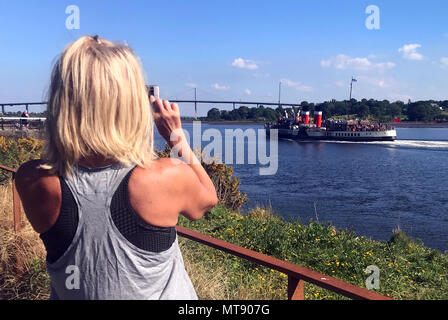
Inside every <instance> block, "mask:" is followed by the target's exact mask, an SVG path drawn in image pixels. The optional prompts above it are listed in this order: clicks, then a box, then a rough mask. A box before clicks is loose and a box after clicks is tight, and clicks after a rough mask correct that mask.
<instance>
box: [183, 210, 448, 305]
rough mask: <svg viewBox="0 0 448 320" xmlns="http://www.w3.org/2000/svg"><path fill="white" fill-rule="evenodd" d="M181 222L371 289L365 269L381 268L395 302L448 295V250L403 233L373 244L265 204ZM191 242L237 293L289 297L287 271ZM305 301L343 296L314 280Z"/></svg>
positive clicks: (382, 282) (250, 296)
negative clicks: (275, 211) (277, 211)
mask: <svg viewBox="0 0 448 320" xmlns="http://www.w3.org/2000/svg"><path fill="white" fill-rule="evenodd" d="M179 224H180V225H182V226H185V227H188V228H191V229H193V230H196V231H199V232H201V233H205V234H208V235H210V236H213V237H215V238H218V239H222V240H225V241H228V242H231V243H234V244H237V245H240V246H243V247H245V248H248V249H252V250H254V251H258V252H262V253H264V254H267V255H270V256H274V257H276V258H279V259H282V260H287V261H289V262H292V263H295V264H298V265H301V266H304V267H307V268H310V269H312V270H315V271H318V272H321V273H324V274H326V275H330V276H332V277H335V278H338V279H341V280H344V281H347V282H349V283H352V284H354V285H357V286H360V287H365V280H366V278H367V277H368V275H367V274H365V271H364V270H365V269H366V267H367V266H369V265H376V266H377V267H378V268H379V270H380V289H379V290H375V291H377V292H379V293H381V294H384V295H387V296H390V297H392V298H395V299H448V279H447V274H448V272H447V268H448V255H447V253H445V254H442V253H440V252H438V251H437V250H432V249H430V248H427V247H425V246H424V245H422V244H421V243H420V242H418V241H414V240H412V239H410V238H409V237H407V236H406V235H405V234H404V233H403V232H401V231H399V230H397V231H395V232H394V233H393V235H392V237H391V240H390V241H374V240H371V239H369V238H365V237H358V236H357V235H356V234H354V233H353V232H349V231H344V230H336V229H335V228H334V227H333V226H331V225H323V224H319V223H315V222H310V223H309V224H308V225H304V224H301V223H300V222H298V221H290V222H287V221H285V220H284V219H282V218H280V217H278V216H276V215H275V214H272V213H271V212H270V210H266V209H260V208H259V209H254V210H252V211H251V212H250V213H249V214H248V215H246V216H243V215H239V214H236V213H233V212H231V211H230V210H228V209H226V208H224V207H216V208H215V209H213V210H212V211H211V212H210V213H209V214H207V215H206V216H205V218H203V219H202V220H199V221H197V222H189V221H187V220H186V219H184V218H182V219H180V223H179ZM185 241H186V240H185ZM184 247H186V248H188V249H189V250H191V252H194V253H195V254H194V255H195V256H194V257H193V258H195V259H198V261H201V264H202V265H203V266H204V268H205V270H204V271H205V272H211V273H213V272H214V270H216V268H217V267H219V268H220V270H221V271H222V272H224V273H225V274H227V276H228V284H227V286H228V288H227V290H228V291H229V292H233V293H234V294H235V295H236V296H235V297H236V298H248V299H259V298H266V299H285V298H286V285H287V280H286V276H285V275H282V274H280V273H279V272H272V271H271V270H270V269H268V268H264V267H260V266H258V265H256V264H253V263H250V262H247V261H245V260H243V259H239V258H235V257H233V256H231V255H228V254H225V253H222V252H220V251H218V250H215V249H211V248H208V247H206V246H204V245H199V244H196V243H194V242H192V241H187V243H184ZM305 298H306V299H340V298H342V297H341V296H338V295H336V294H334V293H331V292H329V291H327V290H324V289H321V288H318V287H315V286H313V285H310V284H307V285H306V286H305Z"/></svg>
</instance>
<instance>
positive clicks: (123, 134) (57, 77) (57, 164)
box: [43, 36, 155, 176]
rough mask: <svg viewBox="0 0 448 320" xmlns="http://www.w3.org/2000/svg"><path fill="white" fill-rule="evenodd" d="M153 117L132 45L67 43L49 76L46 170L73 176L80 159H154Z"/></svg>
mask: <svg viewBox="0 0 448 320" xmlns="http://www.w3.org/2000/svg"><path fill="white" fill-rule="evenodd" d="M153 130H154V120H153V116H152V112H151V108H150V102H149V97H148V91H147V88H146V85H145V80H144V77H143V73H142V67H141V65H140V63H139V62H138V60H137V57H136V56H135V55H134V53H133V51H132V49H130V48H129V47H127V46H124V45H119V44H115V43H113V42H110V41H107V40H105V39H100V38H98V36H95V37H90V36H85V37H82V38H80V39H79V40H77V41H75V42H73V43H71V44H69V45H68V46H67V47H66V48H65V49H64V51H63V52H62V54H61V56H60V57H59V59H58V61H57V62H56V64H55V66H54V68H53V72H52V75H51V83H50V88H49V97H48V109H47V143H46V146H45V150H44V153H43V160H45V161H46V164H45V165H44V166H43V168H46V169H50V170H51V171H52V172H54V173H57V174H60V175H62V174H65V175H67V176H70V174H71V171H72V169H73V166H74V165H76V164H77V163H78V161H79V160H80V159H81V158H86V157H90V156H102V157H104V158H105V159H111V160H115V161H117V162H120V163H123V164H125V165H131V164H136V165H139V166H145V165H148V164H149V163H151V161H152V160H153V159H154V158H155V153H154V139H153V134H154V131H153Z"/></svg>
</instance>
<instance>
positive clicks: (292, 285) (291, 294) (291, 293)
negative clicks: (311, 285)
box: [288, 276, 305, 300]
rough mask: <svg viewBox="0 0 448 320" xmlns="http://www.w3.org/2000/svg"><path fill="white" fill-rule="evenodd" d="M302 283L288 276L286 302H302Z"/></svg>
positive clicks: (300, 280)
mask: <svg viewBox="0 0 448 320" xmlns="http://www.w3.org/2000/svg"><path fill="white" fill-rule="evenodd" d="M304 283H305V282H304V281H303V280H302V279H298V278H296V277H293V276H288V300H304V295H303V285H304Z"/></svg>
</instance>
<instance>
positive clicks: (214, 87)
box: [212, 83, 230, 90]
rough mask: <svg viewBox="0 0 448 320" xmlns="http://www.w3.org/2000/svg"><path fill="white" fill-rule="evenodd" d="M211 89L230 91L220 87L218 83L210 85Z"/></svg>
mask: <svg viewBox="0 0 448 320" xmlns="http://www.w3.org/2000/svg"><path fill="white" fill-rule="evenodd" d="M212 88H213V89H216V90H229V89H230V87H227V86H222V85H220V84H218V83H215V84H212Z"/></svg>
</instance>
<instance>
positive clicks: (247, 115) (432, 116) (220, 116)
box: [203, 99, 448, 122]
mask: <svg viewBox="0 0 448 320" xmlns="http://www.w3.org/2000/svg"><path fill="white" fill-rule="evenodd" d="M440 107H442V108H445V109H446V108H448V100H447V101H433V100H429V101H416V102H412V103H410V102H409V103H408V104H405V103H403V102H402V101H396V102H390V101H388V100H383V101H378V100H374V99H370V100H366V99H362V100H360V101H357V100H356V99H352V100H351V101H349V100H344V101H336V100H332V101H325V102H323V103H316V104H314V103H308V102H307V101H302V102H301V110H303V111H322V112H323V117H324V118H325V119H329V118H332V117H337V116H345V115H355V116H357V117H359V118H361V119H367V118H370V119H372V120H377V121H381V122H387V121H392V120H393V119H394V118H396V117H399V118H401V119H403V120H409V121H446V120H447V119H448V117H447V114H446V113H445V112H442V110H440ZM285 110H286V111H288V113H289V114H291V113H292V112H297V111H298V109H297V108H283V107H281V106H280V107H278V108H276V109H272V108H269V107H267V108H266V107H264V106H259V107H252V108H248V107H246V106H243V107H240V108H238V109H235V110H232V111H227V110H222V111H220V110H219V109H217V108H213V109H211V110H210V111H209V113H208V114H207V117H206V118H204V119H203V120H206V121H220V120H226V121H232V120H233V121H235V120H250V121H266V122H274V121H276V120H277V119H278V117H279V116H284V114H285Z"/></svg>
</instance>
